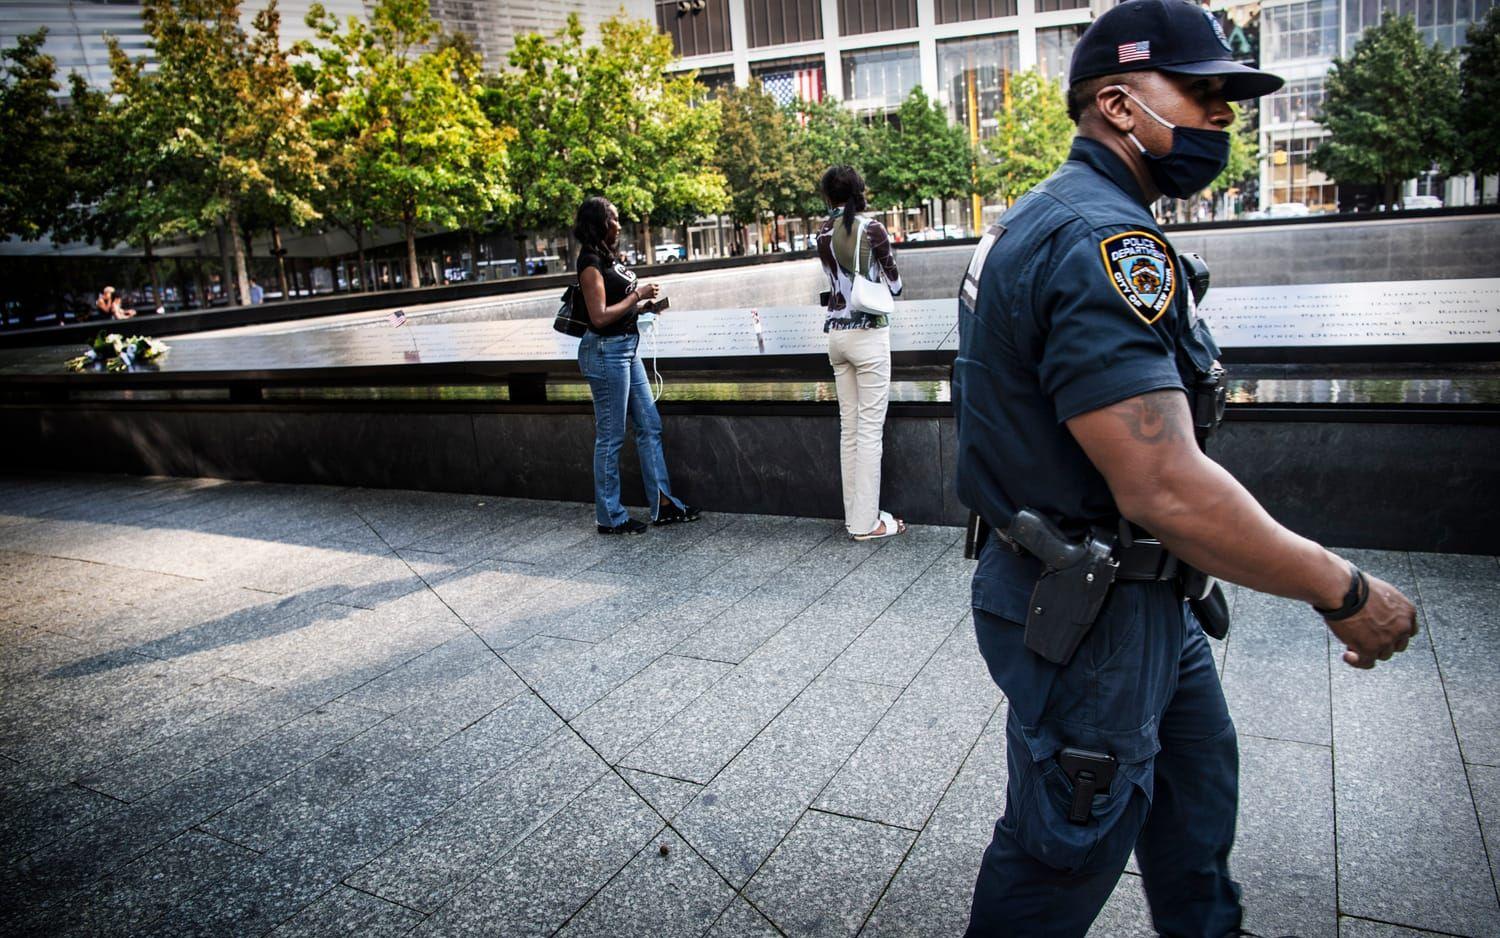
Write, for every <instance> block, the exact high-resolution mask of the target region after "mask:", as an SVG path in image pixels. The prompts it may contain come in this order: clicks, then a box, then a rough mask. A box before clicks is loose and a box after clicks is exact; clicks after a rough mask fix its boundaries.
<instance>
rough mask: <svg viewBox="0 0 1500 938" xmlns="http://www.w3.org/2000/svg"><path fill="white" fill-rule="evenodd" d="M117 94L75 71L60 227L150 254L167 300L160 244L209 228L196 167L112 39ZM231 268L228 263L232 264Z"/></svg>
mask: <svg viewBox="0 0 1500 938" xmlns="http://www.w3.org/2000/svg"><path fill="white" fill-rule="evenodd" d="M110 58H111V65H112V67H113V69H114V82H113V92H114V93H113V96H112V97H111V96H110V95H105V94H104V93H102V92H99V91H95V90H93V89H91V88H90V87H89V86H88V84H87V83H86V82H84V80H83V79H82V78H81V77H79V76H78V75H77V74H74V75H72V76H70V78H71V82H72V89H71V98H72V103H71V106H70V107H69V108H68V109H67V111H66V116H65V121H66V127H67V130H66V134H67V136H68V138H69V139H70V141H71V144H70V147H69V150H70V153H71V157H70V161H69V165H70V170H71V171H70V174H69V179H70V181H71V183H72V186H71V190H72V191H71V206H70V209H69V211H68V213H67V214H66V216H65V217H64V219H63V221H62V223H61V224H60V225H59V227H58V229H57V230H58V233H59V234H60V235H61V236H62V237H65V238H69V239H75V240H80V241H93V242H95V243H97V244H98V245H99V246H100V247H101V248H106V249H107V248H112V247H114V246H115V245H117V244H120V243H124V244H128V245H131V246H132V247H139V248H141V249H142V251H143V252H144V254H145V261H146V273H147V276H148V278H149V279H150V281H151V288H152V291H153V294H152V295H153V296H154V297H155V299H156V301H157V302H158V303H160V302H161V297H162V292H161V277H160V272H159V269H158V266H157V258H156V246H157V245H158V244H160V243H161V242H163V241H165V240H168V239H170V238H173V237H177V236H179V235H197V234H199V233H201V232H202V231H203V229H204V224H203V222H202V221H201V220H200V218H199V216H198V213H197V210H196V206H195V205H194V202H193V200H194V199H195V198H196V193H195V191H194V190H193V188H192V187H191V185H190V184H189V183H188V182H187V180H190V179H191V176H192V171H193V168H192V167H190V166H184V165H180V161H179V159H178V158H177V157H175V156H173V155H172V152H171V141H172V133H173V128H172V127H171V125H170V123H169V122H168V118H169V113H168V112H167V111H166V110H164V109H163V108H161V107H160V106H158V104H157V102H156V100H155V98H154V95H153V94H152V93H151V89H150V88H149V86H148V84H147V82H146V80H145V79H144V77H143V75H142V72H143V66H142V65H141V63H139V62H132V61H131V60H130V59H129V58H128V57H127V56H126V55H125V54H124V53H123V52H122V51H121V50H120V49H119V47H118V45H117V44H114V43H113V42H111V45H110ZM226 275H227V270H226Z"/></svg>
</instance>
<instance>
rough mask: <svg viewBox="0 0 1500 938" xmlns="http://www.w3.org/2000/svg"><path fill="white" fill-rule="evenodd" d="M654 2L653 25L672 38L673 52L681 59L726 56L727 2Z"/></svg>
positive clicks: (728, 45) (695, 0)
mask: <svg viewBox="0 0 1500 938" xmlns="http://www.w3.org/2000/svg"><path fill="white" fill-rule="evenodd" d="M685 6H686V8H685V9H684V8H683V5H680V4H679V0H656V25H657V28H659V29H660V30H661V31H662V32H664V33H666V34H667V35H668V36H671V37H672V48H673V49H674V50H676V52H677V54H678V55H680V56H684V57H686V56H692V55H712V54H713V53H715V52H727V51H729V49H730V46H731V43H730V41H729V0H689V2H688V3H687V4H686V5H685Z"/></svg>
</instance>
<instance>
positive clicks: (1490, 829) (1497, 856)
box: [1469, 765, 1500, 892]
mask: <svg viewBox="0 0 1500 938" xmlns="http://www.w3.org/2000/svg"><path fill="white" fill-rule="evenodd" d="M1469 789H1470V790H1471V791H1472V792H1473V793H1474V805H1475V807H1476V808H1477V809H1478V811H1479V826H1480V828H1481V829H1482V830H1483V832H1484V844H1485V849H1486V850H1487V851H1488V853H1489V855H1490V876H1491V877H1492V878H1493V879H1494V881H1495V888H1496V891H1497V892H1500V768H1497V767H1495V766H1489V765H1471V766H1469Z"/></svg>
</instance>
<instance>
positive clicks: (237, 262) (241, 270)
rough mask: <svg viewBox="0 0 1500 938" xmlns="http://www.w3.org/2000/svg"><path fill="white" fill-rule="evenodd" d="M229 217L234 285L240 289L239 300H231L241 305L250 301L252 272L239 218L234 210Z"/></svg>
mask: <svg viewBox="0 0 1500 938" xmlns="http://www.w3.org/2000/svg"><path fill="white" fill-rule="evenodd" d="M228 217H229V243H230V248H231V250H233V251H234V286H235V289H236V290H237V291H239V298H238V300H237V301H236V300H231V301H230V302H231V303H234V302H238V304H239V305H241V306H244V305H246V304H247V303H249V302H250V272H249V270H248V269H247V268H246V266H245V244H244V240H243V239H242V238H241V237H240V220H239V218H238V217H237V216H236V215H235V214H234V213H233V212H230V213H229V216H228Z"/></svg>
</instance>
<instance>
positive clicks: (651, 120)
mask: <svg viewBox="0 0 1500 938" xmlns="http://www.w3.org/2000/svg"><path fill="white" fill-rule="evenodd" d="M599 37H600V39H599V43H598V45H594V46H589V47H588V48H587V49H585V50H584V55H583V65H584V75H583V85H584V89H585V102H586V103H585V106H586V107H588V108H589V109H590V110H591V111H593V112H595V113H596V114H598V115H599V117H600V121H599V124H597V125H596V127H595V131H596V137H595V139H594V140H592V141H590V143H591V145H593V146H595V147H596V148H597V150H596V154H597V156H598V157H599V158H600V161H601V163H602V167H601V172H602V175H603V177H604V194H605V196H607V197H608V198H609V200H610V201H611V202H613V203H614V204H615V205H616V206H617V207H618V208H619V210H620V214H621V215H622V216H624V217H626V218H632V219H637V220H639V221H640V222H641V223H642V226H643V228H644V231H645V251H646V256H647V257H650V256H651V254H652V244H651V225H652V220H653V218H655V219H657V220H658V221H664V222H668V223H671V222H673V221H676V220H679V219H682V218H684V217H691V216H693V215H696V214H700V213H704V212H717V211H719V210H720V209H722V208H725V207H726V206H727V205H728V204H729V193H728V189H727V187H726V183H725V177H724V175H723V174H722V173H721V172H719V170H718V169H716V168H715V166H714V152H715V145H716V143H717V139H718V135H719V126H720V113H719V106H718V103H717V102H715V101H712V100H710V99H708V97H707V93H706V91H705V90H704V88H703V86H702V85H700V84H698V82H697V80H696V78H695V77H694V76H693V75H692V74H690V73H682V74H673V73H670V72H668V70H667V69H668V67H669V66H670V65H671V64H672V61H673V59H674V57H675V56H674V53H673V51H672V38H671V37H670V36H668V35H667V34H665V33H661V32H658V31H657V29H656V26H655V25H654V24H653V23H651V22H650V21H648V20H632V19H629V18H627V17H625V16H624V15H623V14H621V15H617V16H614V17H611V18H610V19H608V20H605V21H604V22H603V23H601V24H600V25H599Z"/></svg>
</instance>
